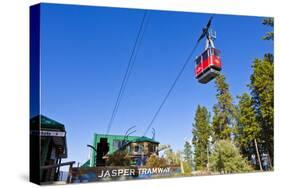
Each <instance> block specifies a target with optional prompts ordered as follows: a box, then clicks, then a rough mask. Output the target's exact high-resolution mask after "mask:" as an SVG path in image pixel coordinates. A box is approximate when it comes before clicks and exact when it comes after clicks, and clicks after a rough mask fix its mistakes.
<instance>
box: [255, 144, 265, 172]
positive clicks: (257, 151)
mask: <svg viewBox="0 0 281 188" xmlns="http://www.w3.org/2000/svg"><path fill="white" fill-rule="evenodd" d="M254 142H255V147H256V153H257V156H258V160H259V165H260V171H263V170H262V166H261V159H260V154H259V148H258V144H257V140H256V139H254Z"/></svg>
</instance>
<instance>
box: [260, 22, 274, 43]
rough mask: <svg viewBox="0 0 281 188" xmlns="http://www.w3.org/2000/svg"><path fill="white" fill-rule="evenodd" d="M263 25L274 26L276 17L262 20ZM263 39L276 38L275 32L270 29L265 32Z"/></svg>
mask: <svg viewBox="0 0 281 188" xmlns="http://www.w3.org/2000/svg"><path fill="white" fill-rule="evenodd" d="M262 24H263V25H266V26H269V27H272V28H273V27H274V19H273V18H264V19H263V21H262ZM263 40H272V41H273V40H274V33H273V31H269V32H267V33H266V34H265V36H264V37H263Z"/></svg>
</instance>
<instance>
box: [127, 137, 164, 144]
mask: <svg viewBox="0 0 281 188" xmlns="http://www.w3.org/2000/svg"><path fill="white" fill-rule="evenodd" d="M131 142H153V143H157V144H159V142H157V141H155V140H153V139H152V138H148V137H146V136H142V137H139V138H136V139H134V140H131Z"/></svg>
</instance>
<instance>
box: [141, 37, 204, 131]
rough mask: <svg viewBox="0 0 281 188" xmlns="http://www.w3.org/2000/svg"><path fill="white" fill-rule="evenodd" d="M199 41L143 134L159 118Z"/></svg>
mask: <svg viewBox="0 0 281 188" xmlns="http://www.w3.org/2000/svg"><path fill="white" fill-rule="evenodd" d="M198 44H199V41H197V42H196V44H195V46H194V47H193V49H192V50H191V52H190V54H189V56H188V57H187V59H186V60H185V63H184V64H183V66H182V68H181V69H180V72H179V73H178V75H177V76H176V79H175V80H174V82H173V83H172V85H171V87H170V89H169V90H168V92H167V94H166V95H165V97H164V98H163V101H162V102H161V104H160V106H159V107H158V108H157V110H156V112H155V114H154V115H153V117H152V120H151V121H150V123H149V124H148V126H147V128H146V130H145V132H144V134H143V136H145V135H146V134H147V132H148V131H149V129H150V127H151V126H152V124H153V123H154V121H155V119H156V118H157V116H158V115H159V112H160V111H161V109H162V108H163V106H164V104H165V103H166V101H167V99H168V97H169V96H170V94H171V92H172V90H173V89H174V87H175V86H176V84H177V82H178V80H179V79H180V77H181V75H182V74H183V72H184V70H185V68H186V66H187V65H188V63H189V61H190V58H191V57H192V55H193V53H194V52H195V50H196V48H197V47H198Z"/></svg>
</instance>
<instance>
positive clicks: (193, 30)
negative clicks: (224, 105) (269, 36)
mask: <svg viewBox="0 0 281 188" xmlns="http://www.w3.org/2000/svg"><path fill="white" fill-rule="evenodd" d="M143 14H144V11H143V10H136V9H118V8H103V7H87V6H66V5H54V4H44V6H43V7H42V14H41V15H42V17H41V52H42V54H41V63H42V70H41V74H42V75H41V84H42V85H41V89H42V91H41V96H42V99H41V105H42V106H41V110H42V111H41V112H42V114H43V115H46V116H48V117H50V118H52V119H54V120H56V121H59V122H61V123H63V124H65V126H66V130H67V140H68V150H69V157H68V159H67V160H75V161H77V162H80V163H83V162H85V161H86V159H87V157H88V153H89V149H88V148H87V147H86V144H89V143H92V139H93V134H94V133H105V132H106V126H107V123H108V121H109V118H110V116H111V112H112V109H113V107H114V103H115V100H116V97H117V94H118V91H119V88H120V84H121V81H122V78H123V75H124V72H125V69H126V66H127V63H128V60H129V56H130V53H131V50H132V48H133V44H134V41H135V39H136V36H137V31H138V29H139V27H140V22H141V19H142V17H143ZM209 17H210V15H209V14H197V13H196V14H195V13H184V12H167V11H150V19H149V23H148V25H147V29H146V33H145V35H144V38H143V41H142V45H141V47H140V50H139V53H138V56H137V58H136V61H135V66H134V67H133V72H132V75H131V77H130V79H129V81H128V85H127V88H126V90H125V93H124V97H123V100H122V101H121V104H120V107H119V111H118V113H117V116H116V119H115V121H114V123H113V126H112V129H111V131H110V134H124V133H125V131H126V130H127V128H129V127H130V126H132V125H136V126H137V127H136V130H137V132H136V133H135V135H142V134H143V132H144V130H145V128H146V127H147V125H148V123H149V122H150V121H151V118H152V116H153V114H154V113H155V111H156V109H157V108H158V106H159V104H160V102H161V101H162V99H163V97H164V95H165V94H166V92H167V90H168V89H169V87H170V86H171V83H172V82H173V80H174V79H175V76H176V75H177V74H178V72H179V69H180V68H181V66H182V65H183V63H184V61H185V59H186V57H187V56H188V54H189V52H190V50H191V49H192V47H193V46H194V43H195V41H196V40H197V38H198V36H199V35H200V32H201V29H202V27H203V26H204V25H205V24H206V22H207V20H208V19H209ZM261 21H262V19H261V18H260V17H249V16H247V17H246V16H226V15H216V16H215V18H214V20H213V28H214V29H215V30H216V31H217V40H216V42H215V45H216V47H217V48H218V49H220V50H221V52H222V62H223V69H222V73H223V74H224V75H225V76H226V81H227V82H228V83H229V85H230V90H231V93H232V96H233V98H236V96H237V95H241V94H242V93H243V92H245V91H248V89H247V87H246V84H248V83H249V76H250V74H251V62H252V61H253V59H254V58H256V57H262V56H263V54H264V53H265V52H272V51H273V45H272V42H269V41H263V40H261V37H262V36H263V35H264V34H265V33H266V32H267V31H268V29H269V28H267V27H265V26H263V25H262V24H261ZM204 42H205V41H203V42H202V43H201V44H200V46H199V48H197V50H196V53H195V54H194V56H195V55H198V54H199V53H200V52H201V51H202V50H203V48H204V45H205V44H204ZM194 58H195V57H193V58H192V59H194ZM215 94H216V90H215V85H214V82H213V81H212V82H211V83H208V84H206V85H202V84H199V83H198V82H197V81H196V79H195V78H194V62H193V61H192V62H190V64H189V65H188V67H187V69H186V70H185V72H184V74H183V75H182V77H181V78H180V80H179V82H178V83H177V85H176V87H175V89H174V90H173V92H172V94H171V95H170V97H169V99H168V101H167V102H166V104H165V106H164V108H163V109H162V111H161V112H160V114H159V116H158V118H157V119H156V121H155V123H154V124H153V126H152V127H154V128H155V129H156V140H158V141H160V143H161V144H170V145H171V146H172V148H173V149H175V150H178V149H182V148H183V144H184V141H185V139H188V140H190V139H191V138H192V123H193V119H194V114H195V110H196V107H197V105H198V104H200V105H204V106H206V107H207V108H208V109H209V110H212V106H213V105H214V104H215V103H216V98H215ZM235 100H236V99H235ZM147 136H149V137H150V136H151V132H149V133H148V134H147Z"/></svg>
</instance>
